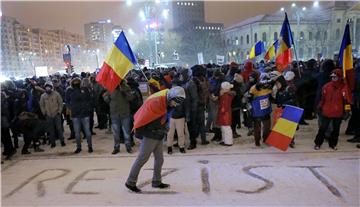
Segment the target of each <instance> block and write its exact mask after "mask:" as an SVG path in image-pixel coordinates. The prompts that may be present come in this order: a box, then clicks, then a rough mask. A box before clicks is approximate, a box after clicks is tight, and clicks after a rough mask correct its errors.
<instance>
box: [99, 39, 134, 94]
mask: <svg viewBox="0 0 360 207" xmlns="http://www.w3.org/2000/svg"><path fill="white" fill-rule="evenodd" d="M136 63H137V62H136V58H135V56H134V54H133V52H132V50H131V48H130V45H129V42H128V41H127V39H126V37H125V34H124V32H121V33H120V35H119V37H118V38H117V40H116V41H115V42H114V44H113V46H112V48H111V50H110V52H109V53H108V54H107V56H106V58H105V61H104V63H103V66H102V67H101V70H100V72H99V73H98V74H97V76H96V81H97V82H98V83H99V84H100V85H102V86H104V87H105V88H106V89H107V90H109V91H110V93H112V92H113V91H114V90H115V88H116V87H117V86H118V85H119V84H120V82H121V80H123V79H124V78H125V76H126V74H127V73H128V72H129V71H130V70H131V69H132V68H133V67H134V65H135V64H136Z"/></svg>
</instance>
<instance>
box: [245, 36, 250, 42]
mask: <svg viewBox="0 0 360 207" xmlns="http://www.w3.org/2000/svg"><path fill="white" fill-rule="evenodd" d="M249 42H250V40H249V35H246V44H249Z"/></svg>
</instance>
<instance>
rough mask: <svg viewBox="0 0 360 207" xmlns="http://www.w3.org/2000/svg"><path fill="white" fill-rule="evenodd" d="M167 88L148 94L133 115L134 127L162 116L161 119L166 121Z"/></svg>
mask: <svg viewBox="0 0 360 207" xmlns="http://www.w3.org/2000/svg"><path fill="white" fill-rule="evenodd" d="M168 91H169V90H168V89H165V90H162V91H159V92H157V93H154V94H152V95H151V96H149V97H148V98H147V99H146V100H145V102H144V103H143V105H142V106H141V107H140V108H139V110H138V111H137V112H136V113H135V115H134V128H133V129H137V128H139V127H142V126H145V125H147V124H149V123H150V122H152V121H154V120H156V119H159V118H164V119H163V120H162V121H163V122H164V123H165V121H166V113H167V101H166V95H167V92H168Z"/></svg>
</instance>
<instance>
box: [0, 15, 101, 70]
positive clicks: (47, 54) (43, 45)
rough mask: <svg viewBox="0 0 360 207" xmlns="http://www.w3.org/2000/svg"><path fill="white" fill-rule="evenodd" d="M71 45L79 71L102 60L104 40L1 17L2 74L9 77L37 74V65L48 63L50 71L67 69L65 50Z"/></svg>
mask: <svg viewBox="0 0 360 207" xmlns="http://www.w3.org/2000/svg"><path fill="white" fill-rule="evenodd" d="M66 45H69V46H70V48H71V54H72V64H73V65H74V67H75V71H76V72H81V71H94V70H95V68H96V67H98V66H99V60H102V59H103V56H104V55H103V54H104V53H105V52H106V47H105V44H104V43H103V42H96V41H89V40H87V39H85V36H83V35H79V34H75V33H71V32H68V31H65V30H46V29H39V28H31V27H30V26H26V25H23V24H21V23H20V22H18V21H17V20H16V19H14V18H12V17H7V16H2V17H1V69H2V70H1V73H2V74H3V75H5V76H8V77H28V76H33V75H35V67H37V66H47V67H48V72H49V73H50V74H51V73H54V72H57V71H61V70H64V62H63V53H64V52H65V51H66V49H65V46H66Z"/></svg>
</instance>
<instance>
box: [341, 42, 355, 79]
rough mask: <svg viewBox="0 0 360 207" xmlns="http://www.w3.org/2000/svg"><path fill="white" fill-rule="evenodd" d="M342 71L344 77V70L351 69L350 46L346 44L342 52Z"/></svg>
mask: <svg viewBox="0 0 360 207" xmlns="http://www.w3.org/2000/svg"><path fill="white" fill-rule="evenodd" d="M342 66H343V73H344V78H345V77H346V71H347V70H351V69H353V68H354V67H353V58H352V46H351V44H350V45H347V46H346V48H345V50H344V53H343V65H342Z"/></svg>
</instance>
